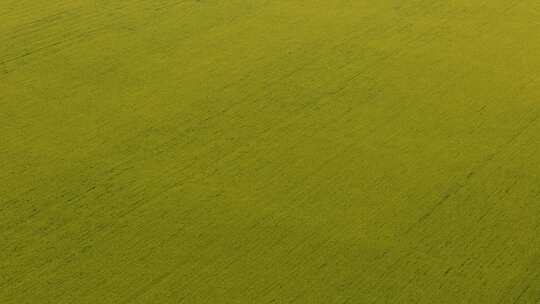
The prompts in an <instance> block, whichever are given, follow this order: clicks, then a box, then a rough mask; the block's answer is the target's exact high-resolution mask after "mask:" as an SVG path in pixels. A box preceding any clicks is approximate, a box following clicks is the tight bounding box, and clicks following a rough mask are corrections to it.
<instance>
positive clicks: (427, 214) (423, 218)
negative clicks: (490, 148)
mask: <svg viewBox="0 0 540 304" xmlns="http://www.w3.org/2000/svg"><path fill="white" fill-rule="evenodd" d="M539 119H540V114H538V113H537V114H536V115H535V116H534V117H533V119H531V121H529V122H528V123H527V124H526V125H525V126H524V127H522V128H521V129H519V130H518V131H517V132H516V134H514V135H513V136H511V137H510V139H509V140H508V141H506V143H504V144H502V145H501V146H499V148H498V149H497V150H496V151H495V152H493V153H492V154H491V155H489V156H488V157H487V158H486V160H484V161H483V162H482V163H481V164H480V165H478V166H477V167H476V168H474V169H472V170H471V171H470V172H469V174H468V175H467V176H466V177H465V180H464V181H463V182H461V183H457V184H454V185H453V186H451V187H450V189H449V190H448V191H447V193H445V194H444V195H443V196H442V197H441V199H439V200H438V201H437V202H436V203H435V204H434V205H433V206H432V207H430V208H429V209H428V211H427V212H425V213H424V214H423V215H422V216H420V218H418V220H417V221H416V222H414V223H413V224H412V225H411V226H409V228H407V230H405V232H404V234H409V233H410V232H411V231H412V230H413V229H415V228H417V227H418V226H419V225H420V224H422V223H423V222H425V221H426V220H427V219H428V218H430V217H431V216H432V215H433V214H434V213H435V212H436V211H437V210H438V209H439V208H440V207H441V206H442V205H443V204H444V203H445V202H447V201H448V200H449V199H450V198H452V197H453V196H454V195H456V194H457V193H459V192H460V191H461V190H462V189H463V188H465V186H467V185H468V184H469V180H470V179H471V178H472V177H473V176H474V174H475V173H476V172H478V171H481V170H483V169H484V168H486V167H487V165H488V164H489V163H490V162H491V161H492V160H493V159H494V158H495V157H496V156H497V155H499V154H501V153H503V152H504V150H505V149H506V148H507V147H508V146H510V145H511V144H512V143H513V142H514V141H515V140H516V139H518V138H519V137H520V136H521V135H522V134H524V133H525V132H526V131H527V130H529V129H530V128H532V127H533V126H534V125H535V124H536V123H537V122H538V120H539Z"/></svg>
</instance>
